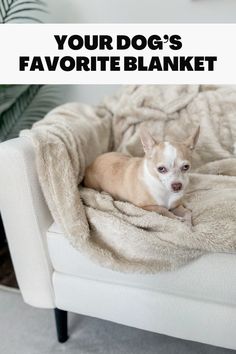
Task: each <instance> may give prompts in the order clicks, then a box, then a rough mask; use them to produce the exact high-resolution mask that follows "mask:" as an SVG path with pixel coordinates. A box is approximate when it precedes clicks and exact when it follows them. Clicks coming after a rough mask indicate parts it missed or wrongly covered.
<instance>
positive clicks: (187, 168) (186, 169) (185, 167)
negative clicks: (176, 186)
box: [181, 164, 190, 171]
mask: <svg viewBox="0 0 236 354" xmlns="http://www.w3.org/2000/svg"><path fill="white" fill-rule="evenodd" d="M189 168H190V166H189V165H187V164H186V165H183V166H182V167H181V170H182V171H188V170H189Z"/></svg>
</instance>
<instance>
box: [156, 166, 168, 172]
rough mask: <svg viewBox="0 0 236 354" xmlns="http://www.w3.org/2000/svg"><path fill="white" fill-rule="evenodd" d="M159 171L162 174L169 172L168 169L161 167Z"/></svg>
mask: <svg viewBox="0 0 236 354" xmlns="http://www.w3.org/2000/svg"><path fill="white" fill-rule="evenodd" d="M157 170H158V172H160V173H166V172H167V169H166V168H165V167H164V166H159V167H158V168H157Z"/></svg>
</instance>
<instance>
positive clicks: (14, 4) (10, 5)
mask: <svg viewBox="0 0 236 354" xmlns="http://www.w3.org/2000/svg"><path fill="white" fill-rule="evenodd" d="M45 7H46V4H45V2H44V1H41V0H28V1H24V0H0V23H10V22H14V21H18V20H20V21H28V20H29V21H30V22H38V23H41V22H42V21H40V20H39V19H38V18H37V17H36V16H35V12H44V13H47V11H46V8H45Z"/></svg>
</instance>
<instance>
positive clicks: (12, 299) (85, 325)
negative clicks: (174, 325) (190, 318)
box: [0, 287, 234, 354]
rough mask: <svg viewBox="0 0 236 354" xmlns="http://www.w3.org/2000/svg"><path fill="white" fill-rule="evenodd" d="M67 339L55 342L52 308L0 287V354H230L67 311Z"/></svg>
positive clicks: (223, 350)
mask: <svg viewBox="0 0 236 354" xmlns="http://www.w3.org/2000/svg"><path fill="white" fill-rule="evenodd" d="M69 332H70V339H69V341H68V342H66V343H64V344H58V343H57V341H56V333H55V327H54V317H53V311H50V310H41V309H35V308H33V307H30V306H28V305H25V304H24V303H23V301H22V298H21V295H20V293H19V292H18V291H14V290H13V291H8V290H7V289H4V288H3V287H0V333H1V335H0V353H1V354H49V353H52V354H57V353H65V354H75V353H78V354H90V353H94V354H95V353H96V354H154V353H155V354H180V353H181V354H231V353H234V351H231V350H226V349H222V348H216V347H212V346H208V345H204V344H200V343H195V342H188V341H184V340H179V339H175V338H171V337H167V336H163V335H159V334H154V333H150V332H145V331H141V330H137V329H134V328H130V327H126V326H121V325H118V324H114V323H111V322H108V321H102V320H98V319H95V318H90V317H85V316H79V315H75V314H70V315H69Z"/></svg>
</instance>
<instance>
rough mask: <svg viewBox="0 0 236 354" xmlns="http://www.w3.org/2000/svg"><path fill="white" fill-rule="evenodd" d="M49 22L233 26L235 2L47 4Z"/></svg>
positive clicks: (87, 0)
mask: <svg viewBox="0 0 236 354" xmlns="http://www.w3.org/2000/svg"><path fill="white" fill-rule="evenodd" d="M48 4H49V8H50V10H51V14H52V21H53V22H70V23H73V22H75V23H77V22H81V23H85V22H91V23H92V22H101V23H102V22H118V23H119V22H120V23H122V22H123V23H124V22H147V23H152V22H156V23H161V22H162V23H168V22H174V23H175V22H183V23H189V22H190V23H191V22H206V23H207V22H210V23H213V22H221V23H224V22H228V23H229V22H235V21H236V0H48Z"/></svg>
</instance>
